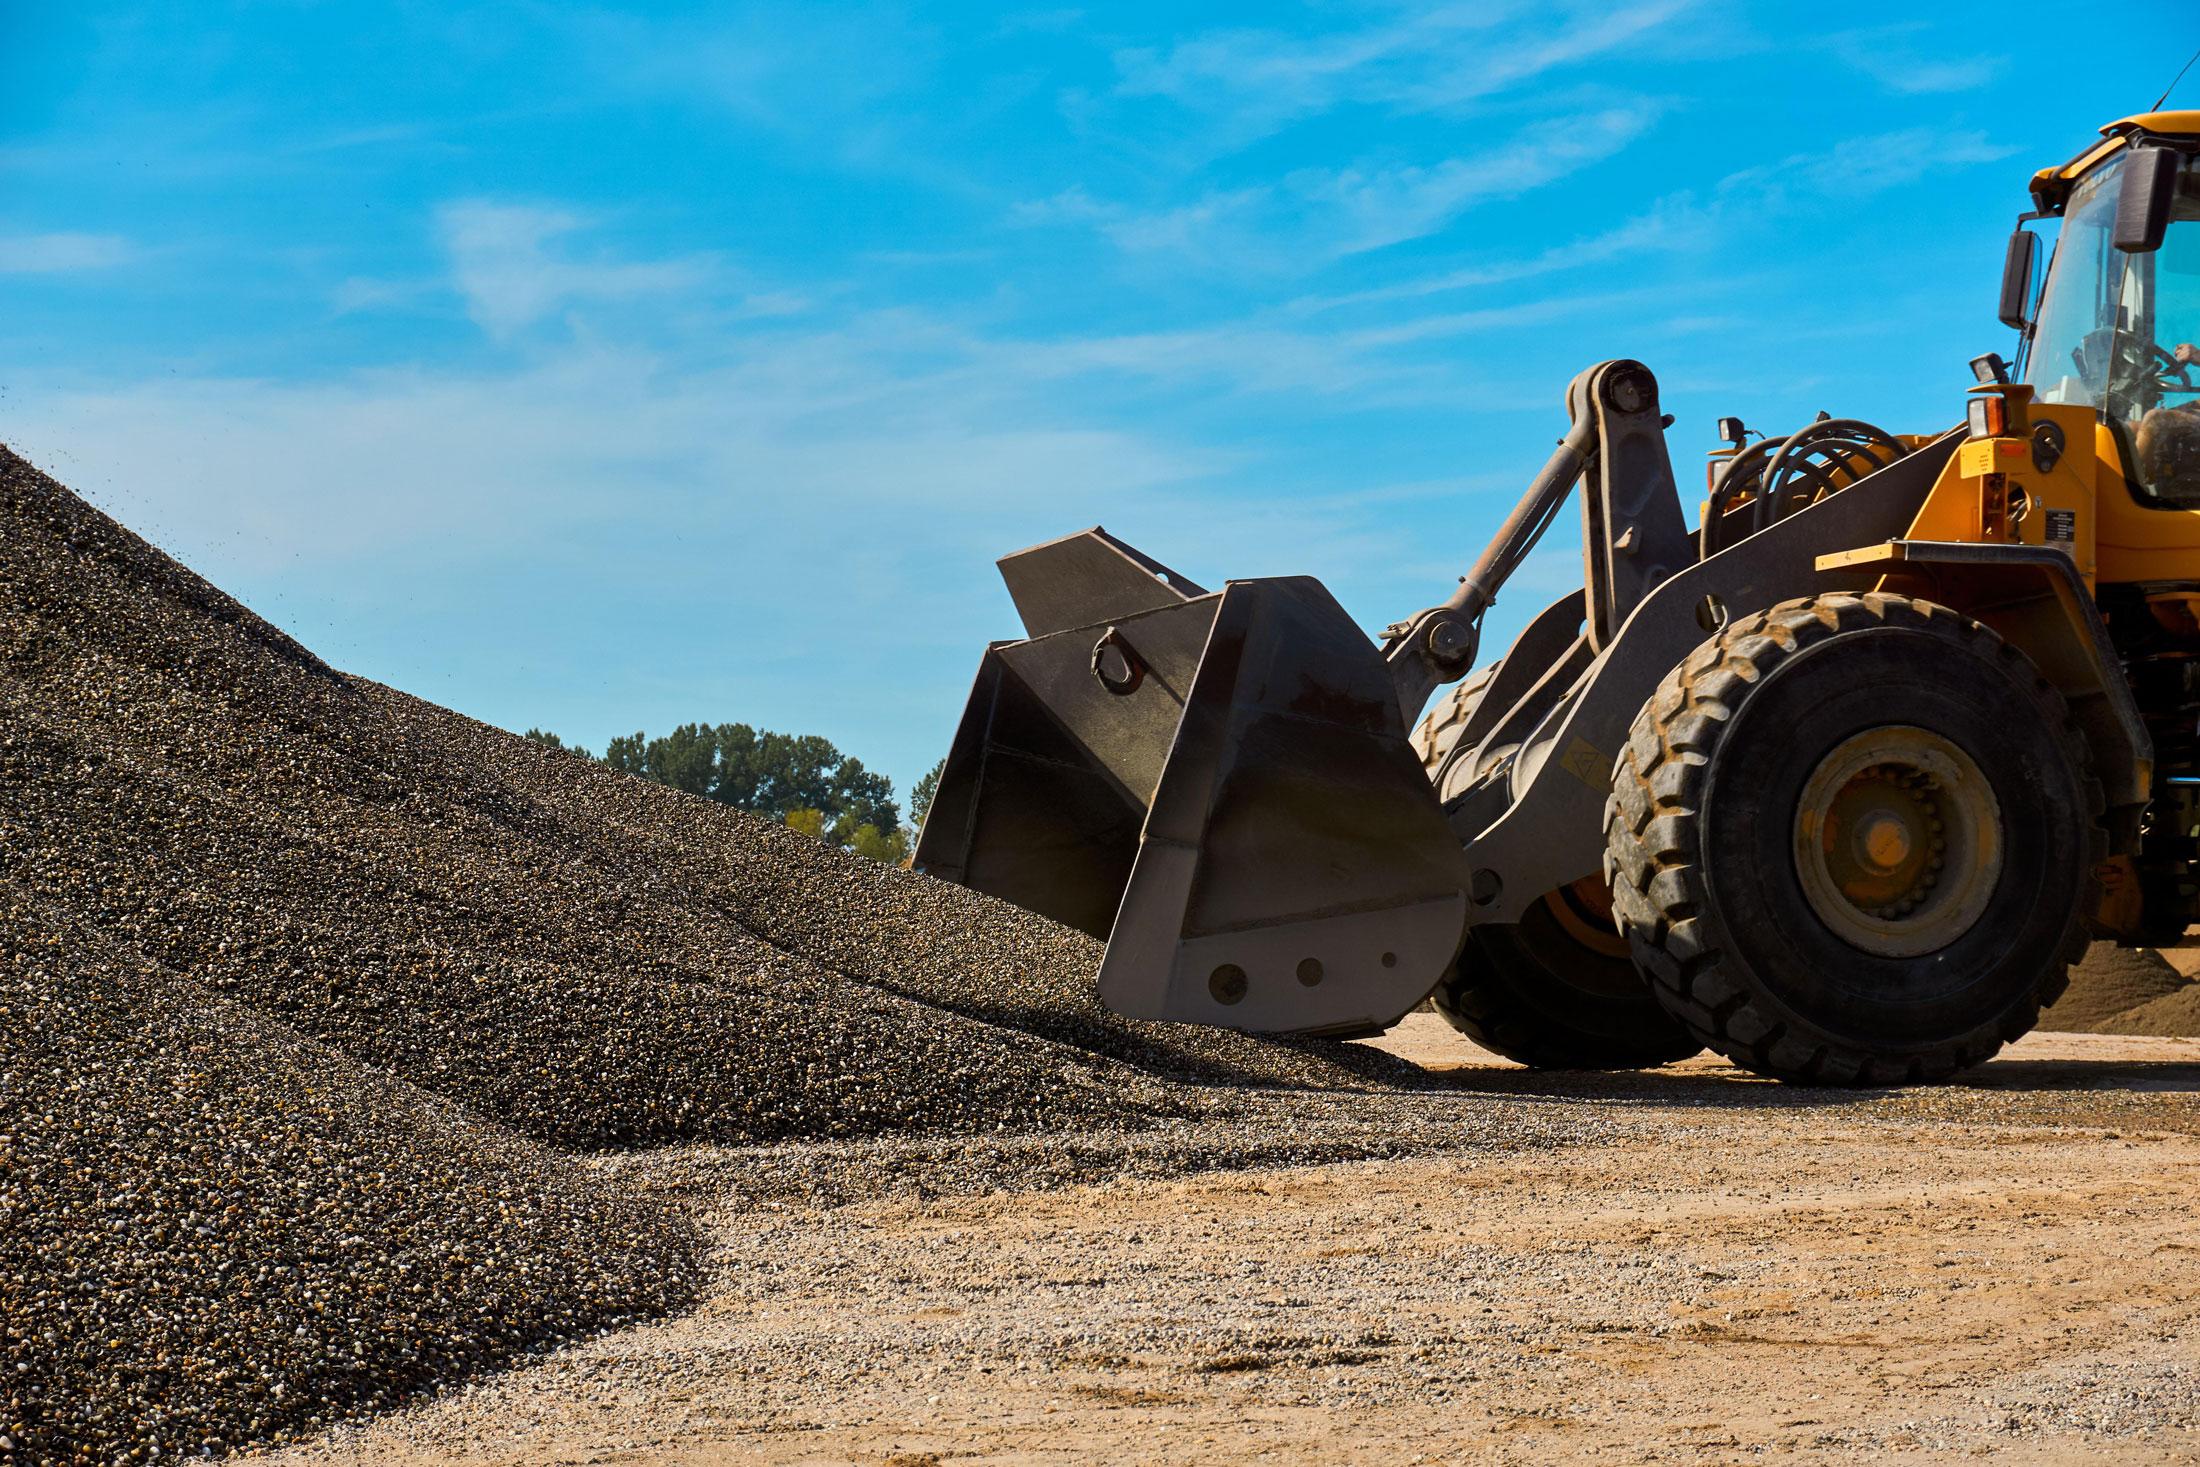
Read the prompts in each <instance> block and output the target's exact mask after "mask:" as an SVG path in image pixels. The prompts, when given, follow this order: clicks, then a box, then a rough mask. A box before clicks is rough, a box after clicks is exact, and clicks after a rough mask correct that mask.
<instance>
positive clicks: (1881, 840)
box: [1795, 724, 2002, 957]
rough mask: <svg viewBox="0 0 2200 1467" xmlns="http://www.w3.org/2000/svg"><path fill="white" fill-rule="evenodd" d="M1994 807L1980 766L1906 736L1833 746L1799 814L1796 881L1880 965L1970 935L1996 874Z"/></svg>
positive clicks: (1915, 734) (1859, 737)
mask: <svg viewBox="0 0 2200 1467" xmlns="http://www.w3.org/2000/svg"><path fill="white" fill-rule="evenodd" d="M2001 856H2002V839H2001V806H2000V803H1999V802H1998V801H1997V800H1996V799H1995V798H1994V792H1993V790H1992V789H1991V788H1990V787H1989V786H1988V785H1987V783H1986V779H1985V777H1984V776H1983V775H1982V774H1980V773H1979V768H1978V765H1977V764H1975V763H1973V762H1972V760H1971V757H1970V756H1969V755H1968V754H1966V753H1964V751H1963V750H1962V749H1961V748H1959V747H1957V746H1956V745H1955V744H1954V743H1952V742H1950V741H1949V740H1948V739H1945V738H1943V737H1941V736H1940V735H1939V734H1936V733H1933V732H1931V731H1929V730H1926V729H1922V728H1915V727H1912V726H1910V725H1907V724H1895V725H1888V726H1886V727H1883V728H1875V729H1866V730H1865V731H1863V732H1862V733H1858V734H1855V735H1852V736H1851V737H1849V738H1847V739H1845V740H1843V741H1842V742H1841V743H1840V744H1839V745H1837V746H1836V747H1835V748H1834V749H1833V751H1832V752H1831V753H1829V754H1827V755H1826V756H1825V758H1823V759H1822V760H1820V761H1819V763H1818V767H1817V768H1816V769H1814V770H1812V771H1811V775H1810V778H1809V779H1808V780H1807V781H1805V783H1804V786H1803V791H1802V794H1801V796H1800V798H1799V799H1798V800H1797V803H1796V811H1795V871H1796V876H1797V877H1798V878H1799V879H1800V881H1801V883H1802V887H1803V895H1804V896H1805V898H1806V899H1807V900H1808V901H1809V902H1810V905H1811V909H1812V910H1813V911H1814V912H1816V913H1817V915H1818V917H1819V919H1820V920H1821V921H1823V922H1824V923H1825V924H1826V925H1827V927H1829V928H1831V929H1832V930H1833V932H1834V934H1835V935H1836V936H1838V937H1840V938H1841V940H1842V941H1844V942H1846V943H1848V944H1850V945H1851V946H1852V947H1856V948H1860V949H1862V950H1863V951H1865V952H1868V953H1873V954H1876V955H1878V956H1881V957H1915V956H1917V955H1918V954H1921V953H1928V952H1933V951H1935V950H1937V949H1939V948H1943V947H1946V946H1947V945H1948V944H1949V943H1951V942H1954V941H1955V940H1956V939H1957V938H1958V937H1961V936H1962V935H1963V934H1964V933H1965V932H1967V931H1969V930H1970V928H1971V925H1972V924H1973V923H1975V922H1976V921H1977V920H1978V918H1979V915H1980V913H1981V912H1983V911H1984V910H1985V907H1986V902H1987V899H1988V898H1989V897H1991V896H1992V895H1993V890H1994V883H1995V881H1996V880H1997V879H1998V878H1999V877H2000V874H2001Z"/></svg>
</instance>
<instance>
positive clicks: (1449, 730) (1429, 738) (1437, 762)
mask: <svg viewBox="0 0 2200 1467" xmlns="http://www.w3.org/2000/svg"><path fill="white" fill-rule="evenodd" d="M1497 666H1498V665H1497V664H1496V663H1494V662H1493V663H1491V664H1490V665H1489V666H1488V667H1485V668H1482V669H1481V670H1479V671H1477V672H1470V673H1468V674H1467V675H1466V676H1465V677H1464V678H1461V679H1460V680H1459V681H1458V682H1457V683H1456V684H1454V685H1453V686H1452V688H1451V690H1450V691H1449V692H1447V693H1445V694H1444V695H1443V696H1442V697H1440V698H1438V699H1437V700H1436V706H1435V707H1434V708H1431V709H1429V711H1428V712H1427V714H1426V715H1424V716H1423V717H1422V719H1421V721H1420V722H1419V723H1418V724H1416V725H1414V728H1413V752H1414V753H1416V754H1418V755H1420V756H1421V767H1422V768H1423V769H1426V770H1427V771H1428V774H1429V778H1430V779H1434V778H1436V776H1437V775H1438V774H1439V773H1441V772H1442V770H1443V767H1444V759H1445V757H1446V756H1447V755H1449V754H1450V753H1451V749H1452V745H1454V744H1456V743H1458V742H1459V735H1460V732H1461V731H1462V730H1463V729H1465V728H1466V726H1467V720H1468V719H1470V718H1472V717H1473V716H1474V710H1475V708H1476V706H1477V705H1479V704H1480V703H1481V701H1482V692H1483V689H1485V688H1487V687H1488V686H1489V685H1490V679H1491V678H1493V677H1495V676H1497Z"/></svg>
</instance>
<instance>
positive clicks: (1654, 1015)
mask: <svg viewBox="0 0 2200 1467" xmlns="http://www.w3.org/2000/svg"><path fill="white" fill-rule="evenodd" d="M1429 1000H1430V1002H1431V1003H1433V1004H1434V1005H1435V1007H1436V1011H1437V1012H1438V1013H1440V1014H1442V1015H1443V1016H1444V1019H1445V1021H1446V1022H1447V1023H1449V1024H1450V1025H1451V1027H1452V1028H1454V1029H1457V1030H1458V1031H1459V1032H1460V1033H1462V1034H1464V1035H1466V1036H1467V1037H1468V1038H1469V1039H1471V1040H1473V1041H1474V1042H1475V1043H1476V1044H1479V1045H1481V1046H1482V1047H1483V1048H1484V1049H1491V1050H1495V1051H1496V1052H1497V1053H1499V1054H1501V1055H1504V1056H1505V1057H1506V1058H1507V1059H1515V1060H1519V1061H1520V1062H1521V1063H1522V1064H1526V1065H1534V1066H1536V1067H1537V1068H1538V1069H1546V1070H1632V1069H1641V1068H1644V1067H1646V1066H1650V1065H1662V1064H1668V1063H1670V1062H1671V1061H1673V1060H1677V1059H1686V1058H1687V1057H1688V1056H1689V1055H1692V1054H1694V1053H1695V1052H1696V1051H1697V1050H1699V1049H1701V1048H1703V1043H1702V1041H1700V1040H1698V1039H1696V1038H1695V1037H1694V1036H1692V1035H1690V1034H1689V1033H1688V1031H1687V1030H1686V1029H1684V1028H1682V1027H1681V1026H1680V1025H1679V1024H1677V1023H1675V1022H1674V1021H1673V1020H1672V1019H1671V1018H1669V1017H1668V1016H1667V1015H1666V1013H1665V1011H1664V1010H1663V1009H1662V1008H1660V1007H1659V1005H1658V1001H1657V999H1656V998H1655V997H1653V996H1652V995H1651V993H1650V990H1649V988H1648V987H1647V986H1645V985H1644V983H1643V981H1642V976H1641V975H1640V974H1639V973H1637V972H1636V971H1635V964H1634V961H1633V960H1632V959H1631V958H1630V957H1629V956H1628V949H1627V942H1626V939H1624V938H1623V937H1621V936H1620V935H1619V932H1618V931H1617V929H1616V928H1614V927H1613V925H1612V898H1611V890H1610V888H1609V887H1607V886H1606V885H1605V884H1604V879H1603V878H1602V877H1599V876H1590V877H1585V878H1584V879H1582V880H1580V881H1577V882H1574V883H1573V884H1572V885H1571V886H1563V887H1560V888H1559V889H1558V890H1556V891H1553V892H1550V893H1548V894H1546V895H1545V896H1544V898H1543V899H1542V900H1541V901H1539V902H1537V903H1536V904H1535V905H1534V906H1532V907H1530V908H1529V909H1528V911H1527V914H1526V915H1525V916H1523V917H1522V918H1521V919H1520V921H1519V922H1518V923H1515V924H1511V925H1507V926H1496V925H1489V926H1481V927H1475V928H1471V929H1469V931H1468V933H1467V941H1466V946H1465V947H1464V948H1463V949H1462V950H1461V952H1460V954H1459V961H1458V962H1457V963H1456V964H1455V965H1454V966H1453V968H1452V970H1451V972H1449V973H1447V974H1446V975H1444V979H1443V981H1442V982H1441V983H1439V984H1437V985H1436V991H1435V992H1434V993H1432V994H1431V995H1429Z"/></svg>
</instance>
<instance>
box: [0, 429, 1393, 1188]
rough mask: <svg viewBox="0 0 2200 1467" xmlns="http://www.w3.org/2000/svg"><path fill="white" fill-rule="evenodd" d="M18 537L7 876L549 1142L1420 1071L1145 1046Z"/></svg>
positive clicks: (762, 832) (58, 509)
mask: <svg viewBox="0 0 2200 1467" xmlns="http://www.w3.org/2000/svg"><path fill="white" fill-rule="evenodd" d="M0 528H4V530H5V535H4V538H0V605H5V606H7V607H9V608H12V609H14V612H15V614H11V615H10V616H9V617H8V618H7V620H6V621H5V622H4V623H0V666H4V668H5V673H6V678H5V681H4V683H0V787H4V788H5V789H6V790H7V796H6V798H5V801H4V802H0V852H4V853H5V854H4V855H0V863H4V865H0V879H10V880H14V881H18V882H21V883H23V884H24V885H25V887H26V888H27V889H28V890H29V891H30V892H31V893H33V894H35V896H36V897H37V898H38V899H40V900H41V901H44V902H46V903H48V904H50V905H53V906H56V907H57V908H59V909H61V910H65V911H68V912H70V913H71V914H72V915H75V916H78V917H81V918H82V919H83V920H84V921H85V923H86V925H88V926H90V927H92V928H94V929H95V930H98V931H100V932H102V933H105V934H107V935H108V936H109V937H110V938H111V939H112V940H115V941H118V942H122V943H124V944H126V945H127V946H129V947H130V948H132V949H135V950H136V951H138V952H141V953H142V954H144V955H145V956H146V957H148V958H151V959H153V960H155V961H157V962H159V963H160V964H162V965H163V966H165V967H168V968H170V969H172V970H174V971H177V972H179V973H183V974H187V975H188V976H190V977H192V978H194V979H196V980H197V981H199V982H201V983H203V984H204V985H205V986H206V987H208V988H209V989H212V990H213V991H215V992H217V993H220V994H222V995H224V996H227V997H231V998H235V999H239V1000H242V1001H245V1002H249V1003H252V1004H254V1005H256V1006H258V1007H260V1008H261V1009H263V1010H264V1011H265V1012H267V1013H268V1014H270V1015H272V1016H275V1017H278V1018H280V1019H282V1020H283V1021H285V1022H287V1023H290V1024H293V1025H295V1026H296V1027H297V1028H299V1029H300V1030H302V1031H304V1032H306V1033H308V1034H311V1035H313V1036H314V1037H316V1038H318V1039H321V1040H323V1041H324V1042H326V1043H329V1044H331V1045H334V1046H335V1047H337V1048H339V1049H341V1050H343V1051H344V1052H345V1053H347V1054H348V1055H350V1056H351V1057H353V1058H354V1059H358V1060H362V1061H365V1062H367V1063H371V1064H377V1065H384V1066H388V1067H390V1068H392V1069H394V1070H396V1071H397V1072H399V1073H400V1074H402V1075H403V1076H404V1078H406V1079H407V1080H409V1081H411V1082H412V1083H414V1084H417V1085H420V1086H423V1087H425V1088H428V1089H432V1090H435V1091H437V1092H439V1093H441V1094H444V1095H447V1096H449V1097H451V1098H453V1099H456V1100H459V1101H461V1102H463V1103H465V1104H467V1105H469V1106H473V1107H476V1108H478V1109H480V1110H482V1111H483V1112H484V1113H486V1114H488V1115H491V1116H494V1117H496V1118H498V1119H500V1120H504V1121H506V1122H508V1123H510V1124H512V1125H514V1126H517V1127H519V1128H520V1129H522V1130H524V1131H526V1132H528V1133H530V1134H532V1135H535V1136H538V1137H541V1138H543V1139H546V1140H554V1141H558V1142H561V1143H565V1144H575V1145H586V1146H612V1145H628V1144H635V1143H647V1142H659V1141H668V1140H674V1139H681V1138H697V1139H710V1140H714V1141H722V1142H724V1141H737V1142H746V1141H772V1140H782V1139H790V1138H805V1137H819V1136H834V1135H849V1136H852V1135H865V1134H878V1133H882V1132H908V1131H924V1130H933V1131H972V1130H982V1129H996V1128H1003V1127H1006V1128H1017V1129H1028V1128H1031V1127H1034V1126H1060V1125H1071V1124H1076V1125H1086V1124H1091V1123H1093V1122H1095V1121H1103V1120H1107V1121H1113V1120H1135V1119H1136V1118H1137V1117H1138V1116H1139V1115H1140V1114H1141V1113H1168V1112H1173V1111H1175V1110H1177V1109H1178V1108H1180V1106H1181V1105H1182V1104H1183V1101H1182V1100H1181V1099H1180V1098H1179V1097H1177V1096H1175V1095H1174V1094H1172V1090H1173V1087H1171V1086H1169V1085H1166V1084H1163V1083H1160V1082H1159V1081H1158V1080H1157V1078H1156V1077H1170V1078H1192V1079H1206V1080H1228V1081H1236V1082H1245V1081H1251V1082H1256V1083H1286V1084H1354V1083H1362V1082H1363V1081H1364V1079H1365V1078H1366V1076H1365V1075H1364V1074H1363V1073H1362V1072H1363V1071H1364V1070H1366V1069H1367V1068H1368V1067H1369V1066H1371V1065H1372V1066H1374V1067H1376V1068H1377V1069H1378V1070H1379V1071H1381V1072H1382V1073H1384V1074H1389V1075H1393V1076H1395V1075H1397V1074H1399V1073H1400V1072H1401V1071H1402V1069H1403V1067H1398V1066H1395V1065H1393V1064H1388V1063H1386V1062H1385V1061H1383V1060H1382V1059H1381V1058H1380V1057H1375V1058H1373V1059H1370V1058H1368V1057H1367V1056H1365V1055H1364V1054H1363V1053H1362V1052H1361V1051H1359V1050H1356V1049H1347V1048H1344V1047H1340V1046H1325V1047H1320V1048H1317V1047H1312V1046H1296V1047H1294V1046H1289V1045H1282V1044H1277V1043H1275V1042H1273V1041H1268V1040H1261V1039H1254V1038H1248V1037H1244V1036H1239V1035H1232V1034H1225V1033H1217V1032H1211V1031H1202V1030H1192V1029H1177V1028H1173V1027H1172V1028H1162V1027H1160V1026H1152V1025H1138V1024H1131V1023H1127V1022H1125V1021H1123V1020H1121V1019H1118V1018H1116V1017H1114V1016H1113V1015H1110V1014H1108V1013H1106V1012H1104V1011H1103V1010H1102V1009H1101V1008H1100V1007H1099V1005H1098V1004H1097V1003H1096V1002H1095V1001H1094V1000H1093V998H1092V997H1091V974H1092V968H1093V964H1094V962H1095V960H1096V957H1097V952H1098V948H1097V945H1096V944H1094V943H1092V942H1091V941H1089V940H1088V939H1086V938H1084V937H1082V936H1081V935H1078V934H1075V933H1071V932H1068V931H1066V930H1064V929H1062V928H1060V927H1058V926H1056V925H1055V924H1053V923H1050V922H1047V921H1045V920H1043V919H1040V918H1035V917H1031V916H1029V915H1028V914H1025V913H1022V912H1019V911H1016V910H1015V909H1013V908H1009V907H1006V906H1003V905H1002V904H1000V903H997V902H993V901H991V900H988V899H986V898H983V897H979V896H976V895H975V894H973V893H970V892H967V891H964V890H962V889H960V888H956V887H951V886H946V885H943V884H941V883H938V882H933V881H930V880H928V879H926V878H924V877H920V876H916V875H913V874H911V873H908V872H903V871H898V870H895V869H893V868H889V867H884V866H881V865H879V864H877V863H875V862H866V861H861V860H859V859H857V858H855V857H851V856H847V855H843V854H841V853H839V852H835V851H832V850H829V849H827V848H825V847H824V846H822V845H821V844H820V843H819V842H817V841H814V840H810V839H808V838H805V837H803V836H800V835H797V834H796V833H794V832H792V831H789V830H786V829H784V828H783V827H780V826H777V825H774V824H772V823H770V822H766V821H760V820H756V819H753V818H751V817H749V816H746V815H744V814H742V813H741V812H738V811H734V810H730V809H727V808H725V807H722V806H718V805H715V804H712V803H710V802H707V801H702V800H696V799H692V798H689V797H687V796H684V795H681V794H679V793H677V792H675V791H671V790H668V789H664V788H661V787H658V786H654V785H648V784H645V783H642V782H639V781H635V780H632V779H628V778H626V777H624V776H621V775H617V774H614V773H612V772H611V771H609V770H607V769H604V768H602V767H601V766H598V765H595V764H591V763H589V762H587V761H584V760H580V759H577V758H575V757H573V756H571V755H568V754H564V753H562V752H560V751H556V750H548V749H543V748H540V747H538V746H536V745H533V744H530V743H527V742H526V741H524V740H519V739H515V738H513V737H511V736H510V735H508V734H505V733H502V732H499V731H497V730H494V729H490V728H487V727H485V726H483V725H481V724H477V723H475V722H473V721H471V720H469V719H465V718H461V717H459V716H458V715H456V714H453V713H450V712H448V711H446V710H443V709H440V708H436V707H433V706H432V705H429V704H426V703H422V702H420V701H418V700H417V699H413V698H410V697H407V696H405V695H403V694H400V693H396V692H393V691H391V690H389V689H387V688H382V687H379V686H377V685H374V684H371V683H366V682H363V681H360V680H356V679H351V678H347V677H344V676H342V675H340V674H338V673H335V672H333V671H331V670H330V669H329V668H328V667H327V666H325V665H324V664H322V663H321V662H320V661H319V660H318V659H316V658H314V657H313V656H312V655H311V654H310V653H308V652H306V651H305V650H304V649H303V648H300V647H298V646H297V645H296V644H295V643H293V642H291V641H290V640H289V639H287V638H286V637H284V636H283V635H282V634H281V633H280V632H278V631H276V630H275V629H274V628H272V627H270V626H268V625H267V624H266V623H264V622H262V621H260V620H259V619H258V618H257V617H255V616H253V615H252V614H251V613H250V612H249V611H246V610H245V609H244V608H243V607H241V606H239V605H237V604H236V603H235V602H233V601H230V600H229V599H228V598H226V597H224V596H223V595H222V594H221V593H220V592H218V591H215V590H214V589H213V588H212V587H210V586H208V585H207V584H206V583H205V582H203V581H201V580H199V579H198V578H197V577H196V576H194V575H192V574H191V573H190V572H189V571H186V570H184V569H183V568H182V567H180V566H178V565H176V564H175V563H174V562H173V561H171V560H169V559H168V558H167V557H165V556H163V555H161V554H160V553H159V552H157V551H155V550H153V549H152V548H151V547H149V546H147V545H145V544H144V543H143V542H142V541H139V540H138V539H137V538H136V537H134V536H132V535H130V534H129V533H128V532H126V531H124V530H122V529H120V527H118V526H116V525H114V524H113V523H112V522H111V521H109V520H107V519H106V518H105V517H104V516H102V515H100V514H98V513H97V512H96V511H93V510H91V509H90V508H89V507H88V506H86V505H84V504H83V503H82V501H80V500H78V499H77V498H76V497H75V496H74V495H71V494H70V493H69V492H68V491H67V490H65V489H63V488H62V487H61V486H60V485H58V484H56V483H54V482H53V481H52V480H50V479H48V478H46V477H45V476H44V475H42V474H39V473H38V472H37V471H36V470H34V469H32V468H30V467H29V465H27V464H25V463H23V462H22V461H21V460H20V459H16V458H14V457H12V456H9V455H5V454H4V451H0ZM973 1018H975V1019H979V1020H984V1021H986V1022H972V1021H971V1020H972V1019H973ZM1034 1034H1038V1035H1043V1036H1044V1037H1045V1039H1046V1040H1047V1041H1049V1042H1037V1041H1035V1039H1034V1037H1033V1036H1034Z"/></svg>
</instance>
